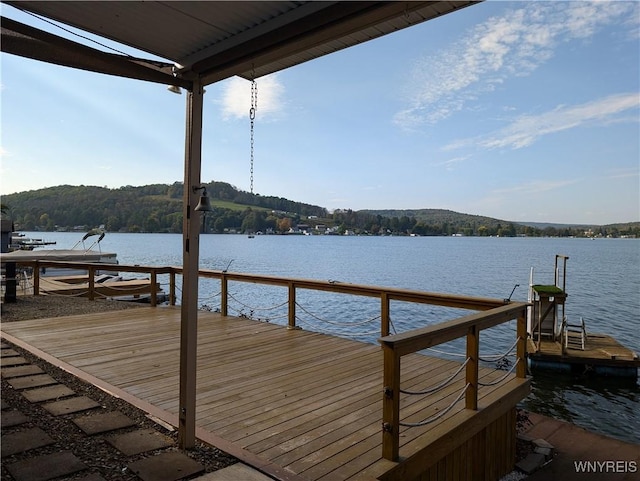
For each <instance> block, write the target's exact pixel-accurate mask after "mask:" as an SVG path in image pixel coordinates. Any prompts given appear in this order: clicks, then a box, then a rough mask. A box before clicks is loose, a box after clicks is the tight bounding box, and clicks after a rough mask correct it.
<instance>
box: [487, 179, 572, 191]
mask: <svg viewBox="0 0 640 481" xmlns="http://www.w3.org/2000/svg"><path fill="white" fill-rule="evenodd" d="M576 182H578V180H534V181H531V182H527V183H525V184H520V185H516V186H513V187H506V188H504V189H495V190H494V191H493V193H494V194H521V195H523V194H539V193H541V192H548V191H551V190H556V189H561V188H563V187H566V186H568V185H571V184H575V183H576Z"/></svg>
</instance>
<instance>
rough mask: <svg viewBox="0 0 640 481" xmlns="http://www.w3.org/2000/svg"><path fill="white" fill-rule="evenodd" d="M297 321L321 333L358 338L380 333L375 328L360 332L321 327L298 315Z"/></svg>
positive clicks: (310, 329)
mask: <svg viewBox="0 0 640 481" xmlns="http://www.w3.org/2000/svg"><path fill="white" fill-rule="evenodd" d="M296 323H297V324H301V325H303V326H307V327H308V328H309V329H308V330H309V331H313V332H318V333H320V334H329V335H339V336H341V337H348V338H350V339H358V338H360V337H362V336H374V335H376V334H379V333H380V331H379V330H378V329H375V330H373V331H358V332H345V331H338V330H337V329H336V330H329V329H321V328H319V327H318V326H317V325H315V324H312V323H310V322H307V321H306V320H305V319H302V318H300V317H298V316H296Z"/></svg>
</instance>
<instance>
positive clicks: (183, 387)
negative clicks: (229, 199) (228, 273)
mask: <svg viewBox="0 0 640 481" xmlns="http://www.w3.org/2000/svg"><path fill="white" fill-rule="evenodd" d="M203 95H204V90H203V88H202V83H201V81H200V79H196V80H194V82H193V91H192V92H189V93H188V94H187V114H186V117H187V119H186V142H185V144H186V145H185V172H184V193H183V197H182V199H183V207H182V213H183V224H182V226H183V227H182V238H183V246H182V249H183V252H182V256H183V274H182V305H181V317H180V399H179V406H180V412H179V424H178V445H179V448H180V449H183V450H185V449H191V448H193V447H194V446H195V441H196V435H195V429H196V428H195V426H196V367H197V363H196V359H197V346H198V269H199V262H198V260H199V251H200V213H199V212H195V211H194V210H193V209H194V207H195V206H196V205H197V202H198V197H199V191H194V190H193V187H199V186H200V172H201V162H202V110H203V109H202V106H203Z"/></svg>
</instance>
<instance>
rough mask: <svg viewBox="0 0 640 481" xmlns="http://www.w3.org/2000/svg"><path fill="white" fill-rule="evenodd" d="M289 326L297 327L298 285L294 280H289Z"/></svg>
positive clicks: (290, 327)
mask: <svg viewBox="0 0 640 481" xmlns="http://www.w3.org/2000/svg"><path fill="white" fill-rule="evenodd" d="M287 328H288V329H295V328H296V285H295V284H294V283H293V282H289V324H288V326H287Z"/></svg>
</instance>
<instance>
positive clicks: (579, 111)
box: [479, 92, 640, 149]
mask: <svg viewBox="0 0 640 481" xmlns="http://www.w3.org/2000/svg"><path fill="white" fill-rule="evenodd" d="M638 107H640V96H639V95H638V94H637V93H635V92H634V93H627V94H618V95H611V96H609V97H605V98H603V99H599V100H594V101H593V102H588V103H586V104H582V105H575V106H565V105H561V106H559V107H557V108H555V109H554V110H552V111H550V112H546V113H543V114H540V115H524V116H522V117H519V118H518V119H516V120H515V121H514V122H513V123H512V124H511V125H508V126H507V127H505V128H504V129H501V130H500V131H498V132H497V133H495V134H493V135H491V136H489V138H487V139H485V140H482V141H480V142H479V144H480V145H481V146H482V147H485V148H489V149H492V148H503V147H511V148H512V149H519V148H522V147H526V146H529V145H531V144H533V143H534V142H535V141H536V140H537V139H538V138H540V137H542V136H545V135H549V134H553V133H556V132H560V131H562V130H567V129H571V128H575V127H579V126H582V125H585V124H590V123H595V122H599V123H610V122H613V121H615V118H614V116H616V115H618V114H620V113H622V112H625V111H628V110H631V109H637V108H638ZM633 120H635V121H636V122H637V120H638V119H637V117H635V118H633Z"/></svg>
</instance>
